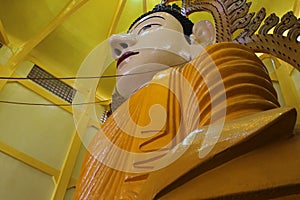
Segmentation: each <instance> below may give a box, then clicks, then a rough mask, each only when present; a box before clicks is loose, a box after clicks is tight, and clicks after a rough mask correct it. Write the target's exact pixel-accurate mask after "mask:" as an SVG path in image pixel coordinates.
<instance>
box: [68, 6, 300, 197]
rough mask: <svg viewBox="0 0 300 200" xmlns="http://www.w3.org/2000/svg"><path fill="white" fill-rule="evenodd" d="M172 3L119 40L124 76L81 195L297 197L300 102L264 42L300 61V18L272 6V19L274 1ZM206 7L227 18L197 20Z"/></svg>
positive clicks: (86, 167)
mask: <svg viewBox="0 0 300 200" xmlns="http://www.w3.org/2000/svg"><path fill="white" fill-rule="evenodd" d="M170 2H171V1H162V2H161V3H160V4H158V5H156V6H155V7H154V9H153V10H151V11H149V12H147V13H145V14H143V15H142V16H141V17H139V18H138V19H137V20H135V21H134V22H133V23H132V25H131V26H130V28H129V30H128V32H127V33H126V34H120V35H113V36H111V38H110V45H111V51H112V54H113V57H114V58H115V60H117V66H116V67H117V73H118V75H119V76H118V80H117V83H116V89H115V92H114V94H113V100H112V105H111V109H112V114H111V115H110V116H109V117H108V119H107V121H106V122H105V123H104V124H103V127H102V130H103V132H101V133H99V134H97V135H96V136H95V137H94V138H93V139H92V142H91V143H90V145H89V148H88V152H87V154H86V156H85V160H84V161H83V165H82V169H81V174H80V177H79V180H78V184H77V187H76V192H75V194H74V197H73V199H80V200H83V199H108V200H111V199H118V200H119V199H141V200H145V199H270V198H280V197H286V198H288V197H291V198H296V195H297V194H298V195H299V194H300V170H299V169H300V138H299V134H297V132H299V130H298V129H295V128H294V127H295V123H296V120H297V116H296V109H294V108H292V107H282V106H280V104H279V103H278V100H277V94H276V91H275V89H274V87H273V85H272V81H271V79H270V77H269V74H268V71H267V69H266V67H265V66H264V64H263V63H262V61H261V60H260V59H259V58H258V57H257V56H256V54H255V52H263V53H268V54H271V55H273V56H276V57H278V58H280V59H282V60H284V61H286V62H288V63H290V64H291V65H293V66H294V67H295V68H296V69H297V70H300V67H299V64H300V58H299V56H297V54H298V50H300V48H299V44H298V42H297V37H298V35H299V33H300V31H299V30H300V29H299V20H298V21H297V18H296V20H295V16H293V14H291V13H288V14H287V15H286V16H285V17H286V18H289V19H292V20H289V21H291V22H292V25H289V26H288V25H287V23H285V22H286V21H285V22H279V19H278V17H276V16H274V15H272V16H269V17H268V18H267V19H266V20H265V22H264V24H263V25H262V26H260V25H261V23H262V22H263V20H264V17H265V16H264V15H265V11H264V9H262V10H260V11H259V12H258V13H257V14H256V16H254V15H253V14H248V10H249V7H250V4H249V3H247V2H246V0H242V1H234V0H194V1H187V0H185V1H183V2H182V9H181V8H180V7H178V6H177V5H176V4H173V5H171V4H170ZM200 11H209V12H211V13H212V15H213V17H214V20H215V24H214V25H213V24H212V23H211V22H209V21H207V20H200V21H199V22H196V23H195V24H194V23H192V22H191V21H190V20H189V19H188V17H187V16H188V15H189V14H191V13H193V12H200ZM293 20H294V21H293ZM259 27H260V29H259V31H258V32H257V30H258V28H259ZM273 27H275V28H274V29H273V33H271V34H270V33H269V31H270V30H271V29H272V28H273ZM238 29H242V30H241V31H240V33H239V35H238V36H237V37H236V38H233V35H234V32H235V31H237V30H238ZM286 30H289V32H288V35H287V36H283V35H282V33H283V32H284V31H286ZM299 198H300V196H299ZM296 199H297V198H296Z"/></svg>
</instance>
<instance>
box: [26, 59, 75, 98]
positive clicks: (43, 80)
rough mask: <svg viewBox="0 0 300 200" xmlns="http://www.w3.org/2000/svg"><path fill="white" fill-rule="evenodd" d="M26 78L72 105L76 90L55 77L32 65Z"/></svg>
mask: <svg viewBox="0 0 300 200" xmlns="http://www.w3.org/2000/svg"><path fill="white" fill-rule="evenodd" d="M27 78H29V79H31V80H32V81H34V82H35V83H37V84H39V85H40V86H42V87H43V88H45V89H46V90H48V91H50V92H51V93H53V94H55V95H56V96H58V97H60V98H62V99H63V100H65V101H67V102H69V103H72V102H73V98H74V96H75V94H76V90H75V89H74V88H72V87H70V86H69V85H67V84H65V83H64V82H62V81H61V80H59V79H58V78H56V77H55V76H53V75H51V74H49V73H48V72H46V71H45V70H43V69H42V68H40V67H39V66H37V65H34V66H33V68H32V69H31V71H30V72H29V74H28V75H27Z"/></svg>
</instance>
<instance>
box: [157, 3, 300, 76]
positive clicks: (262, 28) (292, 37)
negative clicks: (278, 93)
mask: <svg viewBox="0 0 300 200" xmlns="http://www.w3.org/2000/svg"><path fill="white" fill-rule="evenodd" d="M172 2H175V0H162V1H161V4H164V5H167V4H170V3H172ZM250 7H251V2H247V0H182V9H181V13H182V15H184V16H189V15H190V14H191V13H193V12H202V11H206V12H210V13H211V14H212V16H213V18H214V21H215V28H216V42H226V41H227V42H229V41H231V42H236V43H240V44H243V45H245V46H247V47H248V48H250V49H252V50H253V51H254V52H261V53H268V54H271V55H273V56H275V57H277V58H280V59H282V60H284V61H286V62H288V63H289V64H291V65H293V66H294V67H295V68H296V69H297V70H298V71H300V56H299V53H300V43H299V39H300V18H299V19H297V17H296V16H295V15H294V14H293V12H292V11H290V12H287V13H286V14H285V15H283V16H282V17H281V18H279V17H278V16H276V14H275V13H272V14H270V15H269V16H267V17H266V10H265V8H261V9H260V10H259V11H258V12H256V13H254V12H252V13H249V8H250ZM237 31H239V34H238V36H235V35H236V34H234V33H235V32H237ZM285 32H287V35H283V33H285Z"/></svg>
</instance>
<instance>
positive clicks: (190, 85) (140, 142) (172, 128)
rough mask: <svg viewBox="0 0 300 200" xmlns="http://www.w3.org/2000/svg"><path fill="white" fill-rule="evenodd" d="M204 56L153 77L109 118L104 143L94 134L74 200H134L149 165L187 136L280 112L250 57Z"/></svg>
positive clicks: (232, 52)
mask: <svg viewBox="0 0 300 200" xmlns="http://www.w3.org/2000/svg"><path fill="white" fill-rule="evenodd" d="M205 50H206V51H203V52H201V53H200V54H199V56H198V57H197V58H196V59H194V60H193V61H191V62H189V63H188V64H186V65H184V66H183V67H175V68H170V69H168V70H166V71H163V72H159V73H158V74H156V75H155V77H154V78H153V80H152V81H151V83H150V84H149V85H147V86H145V87H143V88H142V89H140V90H139V91H137V92H136V93H135V94H133V95H132V96H131V97H130V98H129V99H128V100H127V101H126V102H125V103H124V104H122V105H121V106H120V107H119V108H118V109H117V110H116V111H115V112H114V113H113V115H112V116H110V117H109V119H108V120H107V122H106V123H105V124H104V126H103V133H104V134H105V135H106V138H107V139H108V140H109V141H110V143H107V141H105V140H104V139H103V138H104V136H103V134H100V133H99V134H97V135H96V136H95V138H93V141H92V142H91V144H90V146H89V147H88V153H87V154H86V157H85V160H84V162H83V165H82V169H81V174H80V177H79V180H78V184H77V188H76V192H75V194H74V197H73V199H74V200H75V199H80V200H84V199H109V200H111V199H118V200H119V199H135V198H136V197H137V196H138V194H139V191H140V188H141V186H142V184H143V183H144V181H146V180H147V177H148V174H149V173H151V170H154V169H155V163H157V162H159V160H160V159H163V156H164V155H165V154H166V153H167V152H168V151H170V150H171V149H172V148H173V147H174V146H175V145H176V144H178V143H180V142H181V141H182V140H183V139H184V138H185V137H186V136H187V135H188V134H189V133H191V132H192V131H193V130H195V129H197V128H199V127H201V126H204V125H208V124H210V123H214V122H216V121H219V120H221V119H222V118H224V117H225V119H226V120H231V119H236V118H238V117H242V116H246V115H249V114H253V113H256V112H259V111H263V110H268V109H272V108H276V107H278V106H279V104H278V102H277V97H276V92H275V90H274V88H273V86H272V82H271V80H270V78H269V76H268V73H267V70H266V69H265V67H264V65H263V64H262V62H261V61H260V60H259V58H257V57H256V56H255V54H254V53H252V51H251V50H250V49H247V48H246V47H243V46H241V45H238V44H235V43H220V44H216V45H212V46H210V47H208V48H206V49H205ZM143 137H144V138H143ZM116 147H117V148H116ZM153 152H154V154H153V155H152V154H149V155H148V154H147V153H153ZM134 153H135V154H134ZM136 154H139V155H145V157H144V158H143V157H142V156H141V158H135V157H134V156H135V155H136ZM187 164H188V163H187ZM162 178H163V177H162Z"/></svg>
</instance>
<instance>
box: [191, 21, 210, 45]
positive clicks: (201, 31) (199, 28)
mask: <svg viewBox="0 0 300 200" xmlns="http://www.w3.org/2000/svg"><path fill="white" fill-rule="evenodd" d="M190 39H191V44H193V45H202V46H204V47H205V46H207V45H210V44H213V43H214V42H215V39H216V31H215V27H214V25H213V24H212V23H211V22H210V21H207V20H200V21H198V22H197V23H195V24H194V26H193V33H192V34H191V35H190Z"/></svg>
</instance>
